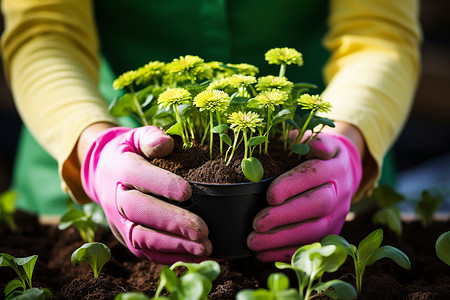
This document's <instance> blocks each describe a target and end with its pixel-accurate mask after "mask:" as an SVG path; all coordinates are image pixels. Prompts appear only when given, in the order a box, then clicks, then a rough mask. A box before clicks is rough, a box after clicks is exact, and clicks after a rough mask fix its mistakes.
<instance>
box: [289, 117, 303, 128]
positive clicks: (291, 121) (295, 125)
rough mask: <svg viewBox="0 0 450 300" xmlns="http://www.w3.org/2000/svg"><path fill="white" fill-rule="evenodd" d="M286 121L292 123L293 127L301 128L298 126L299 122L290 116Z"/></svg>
mask: <svg viewBox="0 0 450 300" xmlns="http://www.w3.org/2000/svg"><path fill="white" fill-rule="evenodd" d="M286 123H288V124H290V125H292V127H294V128H296V129H298V130H301V128H300V126H298V125H297V123H296V122H295V121H294V120H292V119H290V118H289V119H287V120H286Z"/></svg>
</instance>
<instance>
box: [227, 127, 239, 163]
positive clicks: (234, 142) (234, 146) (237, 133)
mask: <svg viewBox="0 0 450 300" xmlns="http://www.w3.org/2000/svg"><path fill="white" fill-rule="evenodd" d="M238 139H239V131H235V132H234V141H233V149H232V150H231V154H230V157H229V158H228V161H227V163H226V165H227V166H228V165H229V164H230V162H231V159H232V158H233V155H234V151H236V144H237V141H238Z"/></svg>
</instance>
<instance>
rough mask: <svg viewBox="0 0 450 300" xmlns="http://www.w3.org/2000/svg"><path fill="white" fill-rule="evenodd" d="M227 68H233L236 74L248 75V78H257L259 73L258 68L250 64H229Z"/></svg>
mask: <svg viewBox="0 0 450 300" xmlns="http://www.w3.org/2000/svg"><path fill="white" fill-rule="evenodd" d="M227 67H230V68H233V69H235V70H236V73H238V74H243V75H248V76H255V75H256V74H258V73H259V69H258V67H255V66H254V65H250V64H245V63H242V64H227Z"/></svg>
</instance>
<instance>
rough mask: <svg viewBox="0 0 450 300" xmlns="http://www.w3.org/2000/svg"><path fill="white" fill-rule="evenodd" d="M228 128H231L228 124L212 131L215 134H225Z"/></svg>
mask: <svg viewBox="0 0 450 300" xmlns="http://www.w3.org/2000/svg"><path fill="white" fill-rule="evenodd" d="M228 128H230V126H228V124H220V125H217V126H214V127H213V128H212V129H211V131H212V132H214V133H224V132H225V131H227V130H228Z"/></svg>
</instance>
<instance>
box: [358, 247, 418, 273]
mask: <svg viewBox="0 0 450 300" xmlns="http://www.w3.org/2000/svg"><path fill="white" fill-rule="evenodd" d="M385 257H387V258H390V259H392V260H393V261H394V262H396V263H397V264H398V265H399V266H400V267H402V268H405V269H407V270H409V269H411V262H410V261H409V258H408V256H407V255H406V254H405V253H403V252H402V251H400V250H399V249H397V248H395V247H392V246H382V247H380V248H378V249H375V250H374V251H373V252H372V254H370V255H369V257H368V259H367V265H368V266H371V265H373V264H374V263H375V262H376V261H377V260H380V259H382V258H385Z"/></svg>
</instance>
